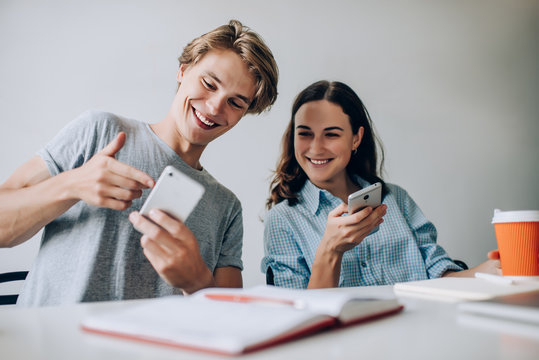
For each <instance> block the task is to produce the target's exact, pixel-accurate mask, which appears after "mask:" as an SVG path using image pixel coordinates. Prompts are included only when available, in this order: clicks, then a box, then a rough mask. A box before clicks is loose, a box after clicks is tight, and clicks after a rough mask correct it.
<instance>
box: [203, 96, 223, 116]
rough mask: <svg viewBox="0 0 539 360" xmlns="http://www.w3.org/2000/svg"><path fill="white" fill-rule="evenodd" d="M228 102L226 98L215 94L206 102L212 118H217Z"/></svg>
mask: <svg viewBox="0 0 539 360" xmlns="http://www.w3.org/2000/svg"><path fill="white" fill-rule="evenodd" d="M225 102H226V99H225V97H223V96H219V95H217V94H214V95H212V96H210V98H209V99H208V100H207V101H206V106H207V107H208V112H209V113H210V115H212V116H217V115H219V114H220V113H221V111H222V110H223V106H224V104H225Z"/></svg>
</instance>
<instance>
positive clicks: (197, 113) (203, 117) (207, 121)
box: [195, 110, 215, 126]
mask: <svg viewBox="0 0 539 360" xmlns="http://www.w3.org/2000/svg"><path fill="white" fill-rule="evenodd" d="M195 114H196V116H197V117H198V119H199V120H200V121H202V123H203V124H205V125H208V126H213V125H215V123H214V122H211V121H210V120H208V119H206V117H205V116H204V115H202V114H201V113H200V112H199V111H198V110H195Z"/></svg>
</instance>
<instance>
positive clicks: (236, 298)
mask: <svg viewBox="0 0 539 360" xmlns="http://www.w3.org/2000/svg"><path fill="white" fill-rule="evenodd" d="M205 296H206V297H207V298H208V299H212V300H220V301H233V302H240V303H250V302H267V303H273V304H281V305H290V306H296V302H295V301H293V300H287V299H276V298H268V297H261V296H249V295H235V294H205Z"/></svg>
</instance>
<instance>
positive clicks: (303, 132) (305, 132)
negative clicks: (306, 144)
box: [298, 131, 311, 136]
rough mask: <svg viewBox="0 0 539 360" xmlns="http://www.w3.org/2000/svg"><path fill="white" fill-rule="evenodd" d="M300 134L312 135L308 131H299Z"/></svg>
mask: <svg viewBox="0 0 539 360" xmlns="http://www.w3.org/2000/svg"><path fill="white" fill-rule="evenodd" d="M298 136H311V133H310V132H307V131H301V132H299V133H298Z"/></svg>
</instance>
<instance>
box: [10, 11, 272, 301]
mask: <svg viewBox="0 0 539 360" xmlns="http://www.w3.org/2000/svg"><path fill="white" fill-rule="evenodd" d="M179 62H180V69H179V72H178V75H177V81H178V90H177V93H176V96H175V97H174V100H173V102H172V106H171V108H170V111H169V113H168V114H167V115H166V117H165V118H164V119H163V120H162V121H160V122H158V123H155V124H152V125H148V124H145V123H142V122H139V121H135V120H131V119H126V118H123V117H120V116H116V115H113V114H110V113H103V112H96V111H91V112H86V113H84V114H82V115H81V116H80V117H79V118H77V119H76V120H75V121H73V122H71V123H70V124H68V125H67V126H66V127H65V128H64V129H63V130H62V131H61V132H60V133H59V134H58V135H57V136H56V137H55V138H54V139H53V140H52V141H51V142H50V143H49V144H48V145H47V146H46V147H45V148H44V149H42V150H41V151H40V152H39V153H38V155H37V156H35V157H34V158H32V159H31V160H29V161H28V162H27V163H25V164H24V165H22V166H21V167H20V168H19V169H17V170H16V171H15V173H14V174H13V175H12V176H11V177H9V178H8V179H7V181H6V182H5V183H4V184H2V185H1V186H0V204H2V205H0V246H3V247H11V246H15V245H18V244H20V243H22V242H24V241H26V240H27V239H29V238H31V237H32V236H33V235H34V234H35V233H37V232H38V231H39V230H40V229H41V228H43V227H45V228H44V232H43V238H42V242H41V247H40V250H39V253H38V256H37V259H36V261H35V263H34V266H33V268H32V270H31V271H30V273H29V276H28V278H27V279H26V281H25V283H24V286H23V289H22V292H21V295H20V296H19V300H18V304H21V305H26V306H36V305H37V306H39V305H54V304H64V303H73V302H84V301H103V300H116V299H135V298H148V297H157V296H164V295H169V294H176V293H181V292H184V293H192V292H194V291H196V290H198V289H201V288H204V287H209V286H230V287H241V286H242V278H241V269H242V262H241V247H242V235H243V225H242V214H241V206H240V203H239V201H238V199H237V198H236V197H235V196H234V194H232V193H231V192H230V191H229V190H228V189H226V188H225V187H224V186H223V185H221V184H219V183H218V182H217V181H216V180H215V179H214V178H213V177H212V176H211V175H210V174H209V173H208V172H206V171H205V170H204V169H203V167H202V165H201V164H200V162H199V160H200V157H201V155H202V152H203V151H204V149H205V148H206V146H207V145H208V144H209V143H210V142H211V141H212V140H214V139H216V138H217V137H219V136H220V135H222V134H224V133H225V132H227V131H228V130H230V129H231V128H232V127H234V126H235V125H236V124H237V123H238V122H239V120H240V119H241V118H242V117H243V115H245V114H247V113H260V112H262V111H264V110H265V109H267V108H268V107H270V106H271V105H272V104H273V103H274V102H275V99H276V97H277V79H278V69H277V65H276V63H275V60H274V58H273V55H272V53H271V51H270V50H269V48H268V47H267V46H266V45H265V43H264V42H263V41H262V40H261V38H260V37H259V36H258V35H257V34H256V33H254V32H253V31H251V30H250V29H249V28H247V27H244V26H243V25H242V24H241V23H240V22H238V21H235V20H232V21H230V23H229V24H228V25H223V26H221V27H218V28H217V29H215V30H213V31H211V32H209V33H207V34H204V35H202V36H201V37H199V38H196V39H194V40H193V41H192V42H191V43H189V44H188V45H187V46H186V47H185V49H184V51H183V53H182V55H181V56H180V58H179ZM167 165H173V166H175V167H176V168H178V169H179V170H181V171H183V172H184V173H186V174H187V175H188V176H190V177H192V178H193V179H195V180H197V181H198V182H200V183H201V184H202V185H203V186H204V187H205V190H206V191H205V193H204V196H203V198H202V199H201V201H200V202H199V204H198V205H197V206H196V207H195V209H194V210H193V212H192V213H191V215H190V216H189V217H188V218H187V219H186V221H185V223H183V222H181V221H179V220H177V219H174V218H171V217H169V216H167V214H165V213H164V212H161V211H158V210H152V211H151V212H150V219H151V220H152V221H150V220H148V219H147V218H144V217H143V216H141V215H140V214H139V213H138V212H137V211H136V210H137V209H140V207H141V206H142V204H143V202H144V200H145V198H146V197H147V195H148V193H149V191H144V192H143V190H144V189H148V188H151V187H152V186H153V185H154V179H157V177H158V176H159V174H160V173H161V171H162V170H163V169H164V167H165V166H167ZM179 201H181V199H179ZM137 231H138V232H137ZM140 233H142V234H143V236H142V237H140ZM141 245H142V248H141Z"/></svg>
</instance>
